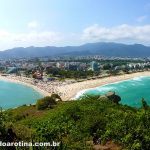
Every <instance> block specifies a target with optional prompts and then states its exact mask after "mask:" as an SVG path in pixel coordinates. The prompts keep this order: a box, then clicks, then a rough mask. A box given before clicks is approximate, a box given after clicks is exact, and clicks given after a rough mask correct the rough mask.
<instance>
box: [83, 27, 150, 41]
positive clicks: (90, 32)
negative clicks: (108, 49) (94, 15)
mask: <svg viewBox="0 0 150 150" xmlns="http://www.w3.org/2000/svg"><path fill="white" fill-rule="evenodd" d="M81 39H82V40H84V41H91V42H94V41H115V42H118V41H127V42H136V43H143V44H150V25H143V26H133V25H127V24H123V25H119V26H114V27H102V26H99V25H98V24H95V25H92V26H89V27H87V28H85V29H84V30H83V33H82V36H81Z"/></svg>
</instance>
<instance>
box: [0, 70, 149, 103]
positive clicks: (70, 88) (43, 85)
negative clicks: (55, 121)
mask: <svg viewBox="0 0 150 150" xmlns="http://www.w3.org/2000/svg"><path fill="white" fill-rule="evenodd" d="M140 76H150V72H148V71H146V72H138V73H132V74H124V75H117V76H110V77H105V78H98V79H94V80H86V81H82V82H76V83H68V82H59V81H55V82H42V81H39V82H36V83H35V81H34V79H31V78H26V77H20V76H13V75H8V76H1V75H0V80H5V81H9V82H15V83H19V84H23V85H26V86H29V87H31V88H33V89H34V90H36V91H38V92H39V93H41V94H42V95H43V96H48V95H51V94H52V93H57V94H59V95H60V96H61V98H62V100H63V101H67V100H72V99H73V98H74V97H75V96H76V95H77V94H79V92H81V91H84V90H86V89H90V88H95V87H98V86H102V85H105V84H109V83H114V82H118V81H122V80H127V79H132V78H135V77H140Z"/></svg>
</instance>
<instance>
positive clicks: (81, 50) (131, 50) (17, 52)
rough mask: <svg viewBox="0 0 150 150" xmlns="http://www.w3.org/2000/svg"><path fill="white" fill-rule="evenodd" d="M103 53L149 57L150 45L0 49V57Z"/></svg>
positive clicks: (106, 43) (107, 44)
mask: <svg viewBox="0 0 150 150" xmlns="http://www.w3.org/2000/svg"><path fill="white" fill-rule="evenodd" d="M63 55H67V56H81V55H85V56H86V55H103V56H109V57H111V56H114V57H149V56H150V46H144V45H142V44H137V43H136V44H130V45H129V44H122V43H113V42H97V43H86V44H83V45H80V46H64V47H57V46H45V47H35V46H30V47H26V48H24V47H16V48H12V49H7V50H4V51H0V58H26V57H46V56H47V57H48V56H63Z"/></svg>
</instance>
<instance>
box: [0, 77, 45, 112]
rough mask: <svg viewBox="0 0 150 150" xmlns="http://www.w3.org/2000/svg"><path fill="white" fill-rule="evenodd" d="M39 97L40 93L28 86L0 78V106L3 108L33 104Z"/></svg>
mask: <svg viewBox="0 0 150 150" xmlns="http://www.w3.org/2000/svg"><path fill="white" fill-rule="evenodd" d="M41 97H43V96H42V95H41V94H40V93H38V92H37V91H35V90H34V89H32V88H30V87H28V86H24V85H21V84H17V83H12V82H7V81H1V80H0V107H2V108H3V109H8V108H14V107H17V106H21V105H23V104H33V103H35V102H36V100H37V99H39V98H41Z"/></svg>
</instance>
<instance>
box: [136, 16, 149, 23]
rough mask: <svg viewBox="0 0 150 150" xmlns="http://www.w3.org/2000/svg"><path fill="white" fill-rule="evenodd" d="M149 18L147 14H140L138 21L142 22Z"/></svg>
mask: <svg viewBox="0 0 150 150" xmlns="http://www.w3.org/2000/svg"><path fill="white" fill-rule="evenodd" d="M147 18H148V17H147V16H146V15H144V16H140V17H138V18H137V19H136V21H137V22H139V23H141V22H143V21H145V20H146V19H147Z"/></svg>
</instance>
